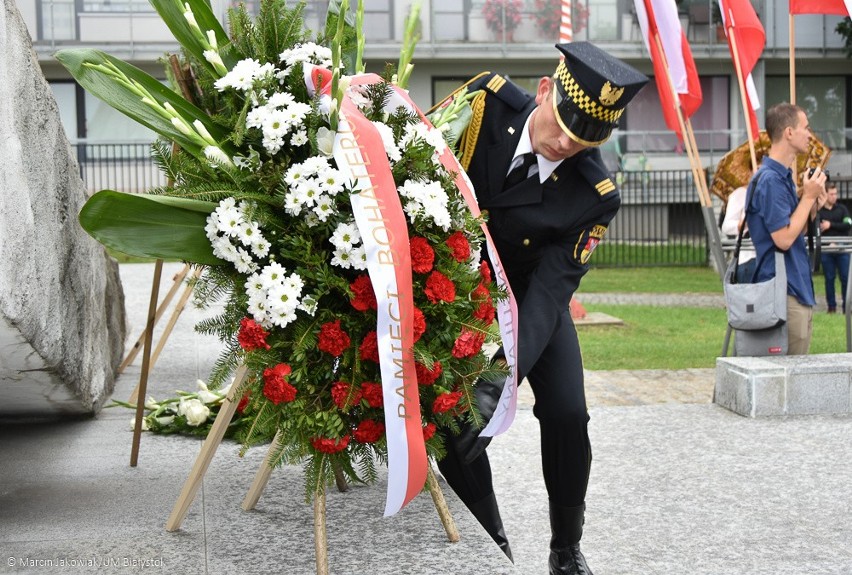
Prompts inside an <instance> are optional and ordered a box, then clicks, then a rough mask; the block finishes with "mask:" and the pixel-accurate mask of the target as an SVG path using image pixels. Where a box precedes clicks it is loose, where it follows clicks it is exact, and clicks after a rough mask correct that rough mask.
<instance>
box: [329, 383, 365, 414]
mask: <svg viewBox="0 0 852 575" xmlns="http://www.w3.org/2000/svg"><path fill="white" fill-rule="evenodd" d="M351 389H352V386H350V385H349V384H348V383H346V382H345V381H338V382H336V383H335V384H334V385H332V386H331V399H332V400H333V401H334V404H335V405H336V406H337V407H339V408H340V409H342V410H345V409H347V408H349V407H352V406H353V405H358V402H359V401H361V390H360V389H359V390H355V391H352V392H351V397H350V390H351ZM347 398H348V399H349V401H348V402H347V401H346V400H347Z"/></svg>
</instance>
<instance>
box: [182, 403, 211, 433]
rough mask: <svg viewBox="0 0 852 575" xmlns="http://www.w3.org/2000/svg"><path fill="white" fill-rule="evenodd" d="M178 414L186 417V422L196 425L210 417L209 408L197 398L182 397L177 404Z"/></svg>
mask: <svg viewBox="0 0 852 575" xmlns="http://www.w3.org/2000/svg"><path fill="white" fill-rule="evenodd" d="M178 414H179V415H182V416H184V417H185V418H186V423H187V424H189V425H191V426H192V427H198V426H199V425H201V424H203V423H205V422H206V421H207V418H208V417H210V408H209V407H207V406H206V405H204V403H202V402H201V400H198V399H182V400H180V403H179V404H178Z"/></svg>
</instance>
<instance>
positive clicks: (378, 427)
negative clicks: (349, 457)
mask: <svg viewBox="0 0 852 575" xmlns="http://www.w3.org/2000/svg"><path fill="white" fill-rule="evenodd" d="M384 433H385V424H384V423H379V422H377V421H373V420H372V419H365V420H364V421H362V422H361V423H359V424H358V427H357V428H356V429H355V433H354V434H353V436H354V437H355V441H357V442H358V443H375V442H377V441H378V440H380V439H381V438H382V435H384Z"/></svg>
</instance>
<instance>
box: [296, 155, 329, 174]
mask: <svg viewBox="0 0 852 575" xmlns="http://www.w3.org/2000/svg"><path fill="white" fill-rule="evenodd" d="M302 166H304V169H305V172H306V173H308V174H311V175H316V174H319V173H320V172H322V171H323V170H327V169H328V168H329V167H330V166H331V164H329V163H328V159H326V158H324V157H323V156H311V157H310V158H308V159H307V160H305V161H304V162H302Z"/></svg>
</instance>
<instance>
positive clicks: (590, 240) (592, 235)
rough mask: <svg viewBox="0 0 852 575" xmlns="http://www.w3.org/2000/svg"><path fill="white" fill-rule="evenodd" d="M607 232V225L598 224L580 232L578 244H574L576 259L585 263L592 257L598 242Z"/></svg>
mask: <svg viewBox="0 0 852 575" xmlns="http://www.w3.org/2000/svg"><path fill="white" fill-rule="evenodd" d="M605 234H606V226H604V225H602V224H596V225H594V226H592V227H591V228H589V229H588V230H585V231H584V232H583V233H582V234H580V239H579V240H578V241H577V245H576V246H574V259H576V260H578V261H579V262H580V263H581V264H585V263H587V262H588V261H589V258H591V257H592V252H594V251H595V248H597V247H598V244H599V243H600V242H601V240H602V239H603V237H604V235H605Z"/></svg>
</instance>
